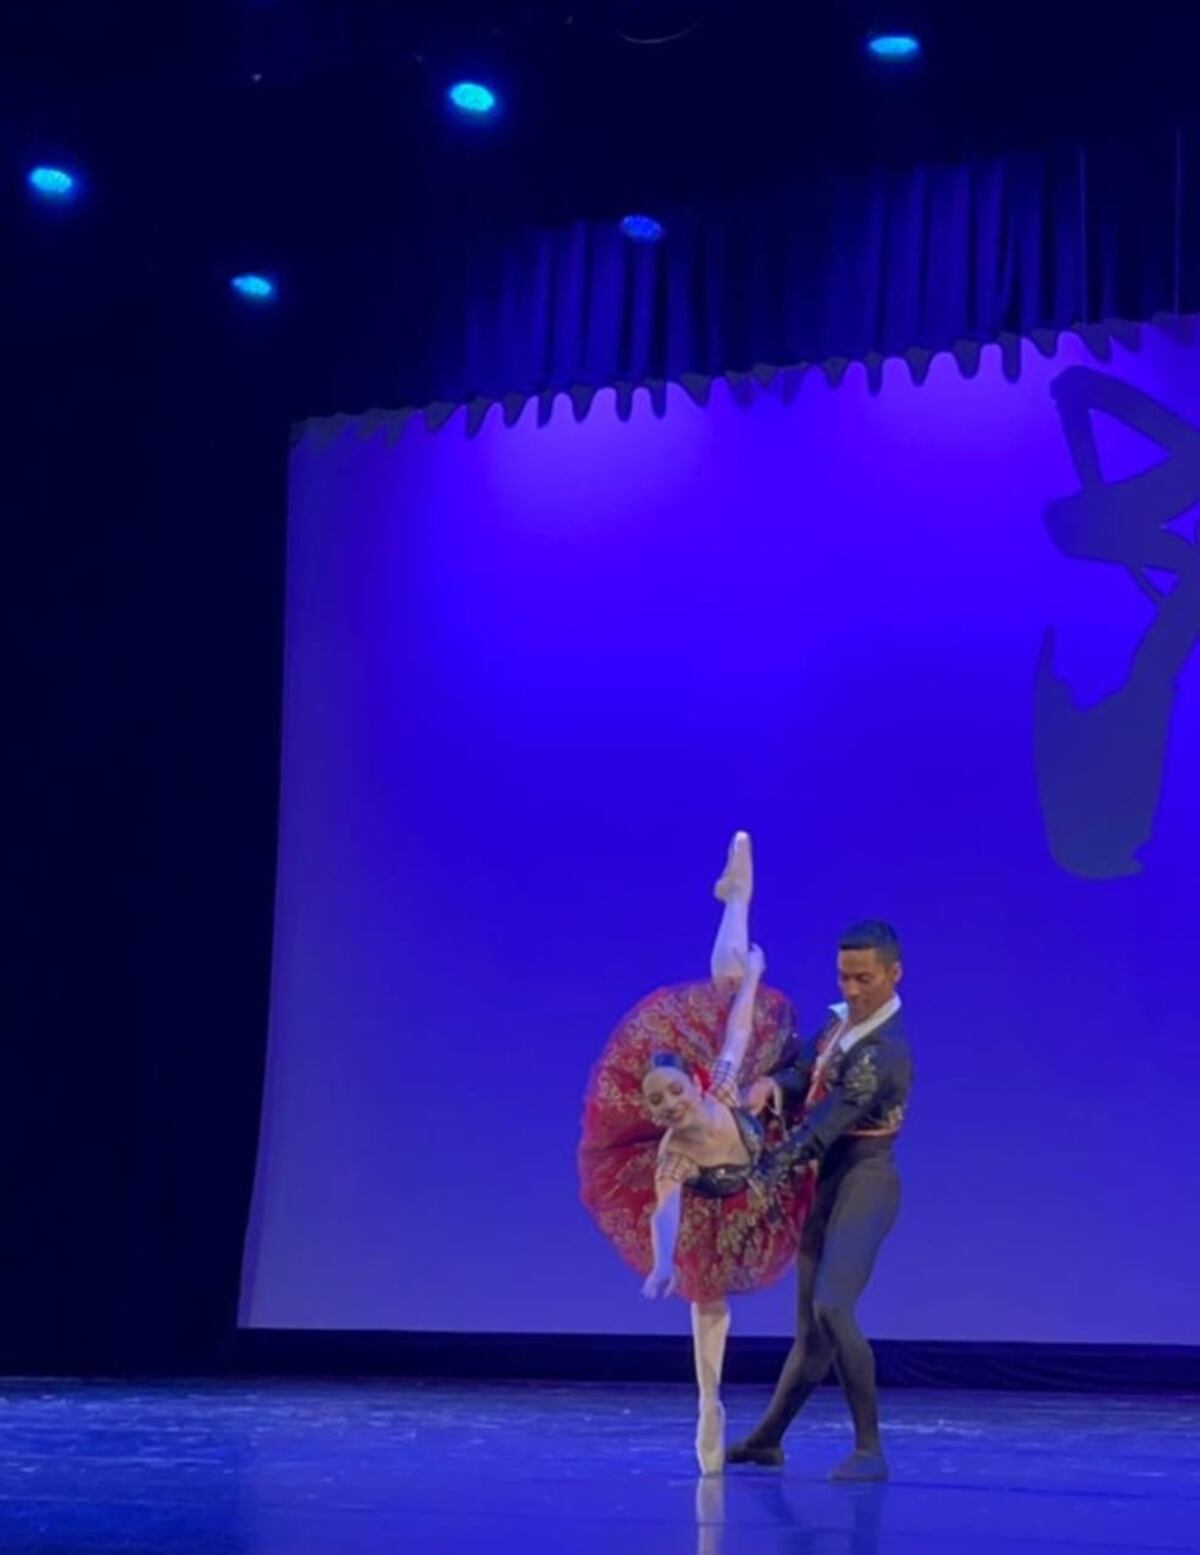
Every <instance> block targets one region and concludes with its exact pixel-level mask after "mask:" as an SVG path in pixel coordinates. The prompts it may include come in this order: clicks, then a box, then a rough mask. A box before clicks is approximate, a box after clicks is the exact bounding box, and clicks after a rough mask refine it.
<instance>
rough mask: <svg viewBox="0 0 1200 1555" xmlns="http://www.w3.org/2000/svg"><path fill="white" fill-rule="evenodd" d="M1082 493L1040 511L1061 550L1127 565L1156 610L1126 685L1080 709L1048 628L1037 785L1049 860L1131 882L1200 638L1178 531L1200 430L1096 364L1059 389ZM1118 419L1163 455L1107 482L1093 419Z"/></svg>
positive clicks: (1198, 597)
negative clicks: (1181, 689) (1183, 676)
mask: <svg viewBox="0 0 1200 1555" xmlns="http://www.w3.org/2000/svg"><path fill="white" fill-rule="evenodd" d="M1051 393H1052V394H1053V395H1054V398H1055V401H1056V403H1057V405H1058V411H1059V415H1060V417H1061V419H1062V426H1063V432H1064V434H1065V435H1066V439H1067V446H1068V448H1069V449H1070V453H1071V458H1072V461H1073V463H1074V465H1075V471H1076V474H1077V475H1078V477H1079V487H1080V489H1079V490H1078V491H1077V492H1075V493H1073V494H1072V495H1071V496H1068V497H1064V498H1062V499H1061V500H1060V501H1057V502H1053V503H1051V504H1050V506H1049V507H1048V508H1047V509H1046V515H1045V517H1046V524H1047V527H1048V528H1049V531H1050V534H1051V537H1052V538H1053V540H1054V543H1055V544H1056V545H1057V546H1058V548H1059V550H1060V551H1062V552H1063V554H1064V555H1066V556H1069V557H1072V558H1074V559H1076V560H1079V561H1088V562H1107V563H1110V564H1114V563H1115V564H1117V565H1119V566H1122V567H1124V568H1126V569H1127V571H1128V573H1129V576H1130V579H1131V585H1130V586H1131V587H1133V586H1136V587H1137V588H1139V589H1141V590H1142V591H1143V593H1144V594H1145V595H1146V596H1147V597H1148V598H1149V599H1150V600H1151V602H1152V604H1153V606H1154V615H1153V618H1152V619H1151V622H1150V624H1149V626H1147V628H1146V630H1145V631H1144V632H1143V634H1142V637H1141V639H1140V641H1138V642H1137V643H1136V645H1135V646H1134V649H1133V653H1132V656H1131V659H1130V663H1129V668H1128V671H1127V672H1126V674H1125V677H1124V679H1123V681H1122V682H1121V684H1120V685H1119V686H1118V687H1117V688H1116V690H1114V691H1113V692H1111V693H1110V694H1109V695H1108V696H1106V697H1105V698H1104V699H1103V700H1102V701H1100V702H1097V703H1095V704H1092V705H1089V706H1082V705H1081V704H1080V703H1079V702H1077V701H1076V699H1075V697H1074V696H1073V695H1072V692H1071V690H1070V687H1069V686H1068V685H1067V684H1066V682H1065V681H1064V680H1063V679H1062V678H1061V677H1060V676H1059V675H1058V674H1057V673H1056V671H1055V668H1054V631H1053V628H1051V629H1049V630H1048V631H1047V632H1046V635H1045V637H1044V639H1043V642H1042V650H1041V654H1040V657H1039V660H1038V666H1037V681H1036V687H1035V705H1034V734H1035V739H1036V753H1037V772H1038V789H1039V793H1040V797H1041V805H1042V814H1043V816H1044V818H1045V824H1046V833H1047V836H1048V838H1049V843H1050V849H1051V852H1052V853H1053V855H1054V857H1055V859H1056V860H1057V861H1058V863H1059V864H1061V865H1062V866H1063V868H1064V869H1068V870H1070V871H1071V873H1072V874H1076V875H1081V876H1083V877H1085V878H1087V879H1091V880H1109V879H1115V878H1117V877H1118V876H1121V875H1131V874H1136V873H1137V872H1138V871H1139V870H1140V868H1141V862H1140V859H1139V857H1138V853H1139V850H1140V849H1141V848H1142V847H1143V846H1144V845H1145V843H1146V842H1147V841H1148V840H1149V838H1150V836H1151V835H1152V833H1153V830H1154V821H1155V816H1156V814H1157V811H1158V803H1159V795H1160V792H1161V789H1162V778H1163V770H1164V765H1165V762H1166V759H1167V745H1168V739H1169V736H1170V729H1171V719H1172V714H1173V712H1174V708H1175V697H1176V688H1177V684H1178V680H1179V675H1180V672H1181V670H1182V669H1183V666H1184V665H1185V664H1186V663H1187V660H1188V658H1189V656H1190V654H1191V652H1192V649H1193V647H1194V646H1195V643H1196V638H1197V635H1198V634H1200V547H1198V546H1197V545H1196V543H1195V540H1194V538H1193V537H1191V536H1190V535H1189V534H1186V533H1183V532H1180V531H1179V530H1176V529H1174V528H1172V527H1170V526H1171V525H1173V524H1175V523H1176V522H1177V521H1178V520H1180V519H1182V518H1184V517H1185V516H1186V515H1187V514H1188V513H1189V510H1190V509H1192V508H1193V507H1195V506H1196V504H1197V503H1198V502H1200V429H1197V428H1196V427H1194V426H1192V425H1191V424H1190V423H1189V422H1187V421H1184V420H1183V419H1182V418H1181V417H1179V416H1177V415H1176V414H1175V413H1174V412H1173V411H1170V410H1167V409H1166V407H1165V406H1163V405H1160V404H1158V403H1157V401H1155V400H1152V399H1151V398H1150V397H1149V396H1148V395H1146V394H1143V393H1142V392H1141V390H1140V389H1135V388H1133V387H1132V386H1131V385H1130V384H1128V383H1123V382H1122V381H1121V380H1120V379H1119V378H1112V377H1109V376H1108V375H1107V374H1106V373H1101V372H1097V371H1095V370H1094V369H1092V368H1088V367H1071V368H1068V369H1067V370H1066V371H1065V372H1063V373H1061V374H1060V375H1059V376H1058V377H1057V378H1056V379H1055V380H1054V382H1053V383H1052V385H1051ZM1097 412H1099V413H1102V414H1104V415H1107V416H1112V417H1113V418H1114V419H1116V420H1117V421H1119V422H1121V423H1122V424H1123V425H1124V426H1126V427H1128V428H1129V429H1130V430H1131V431H1134V432H1138V433H1140V434H1141V435H1142V436H1143V437H1145V438H1148V439H1149V440H1150V442H1152V443H1154V444H1157V445H1158V447H1159V448H1160V449H1162V450H1163V452H1164V453H1165V455H1166V457H1165V458H1163V459H1161V460H1160V461H1159V462H1157V463H1154V464H1152V465H1151V466H1150V467H1149V468H1147V469H1146V470H1144V471H1141V472H1140V473H1139V474H1137V475H1134V476H1131V477H1130V478H1128V479H1126V480H1117V481H1105V479H1104V477H1103V475H1102V474H1101V471H1100V460H1099V455H1098V453H1097V447H1096V431H1095V425H1094V421H1093V416H1094V415H1095V414H1096V413H1097Z"/></svg>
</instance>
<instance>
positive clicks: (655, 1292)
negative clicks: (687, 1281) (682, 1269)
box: [642, 1269, 675, 1301]
mask: <svg viewBox="0 0 1200 1555" xmlns="http://www.w3.org/2000/svg"><path fill="white" fill-rule="evenodd" d="M674 1294H675V1271H674V1270H673V1269H651V1271H650V1273H649V1274H648V1275H647V1276H646V1280H645V1283H644V1284H643V1286H642V1295H643V1296H645V1298H646V1300H647V1301H654V1300H656V1299H657V1298H658V1297H659V1296H673V1295H674Z"/></svg>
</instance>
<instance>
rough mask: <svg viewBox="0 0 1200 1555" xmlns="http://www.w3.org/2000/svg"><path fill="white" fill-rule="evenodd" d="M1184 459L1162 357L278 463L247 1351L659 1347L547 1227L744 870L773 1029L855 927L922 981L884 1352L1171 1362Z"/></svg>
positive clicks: (601, 1247)
mask: <svg viewBox="0 0 1200 1555" xmlns="http://www.w3.org/2000/svg"><path fill="white" fill-rule="evenodd" d="M1198 421H1200V349H1198V348H1196V347H1193V346H1191V345H1189V344H1187V343H1186V342H1185V341H1181V340H1179V339H1176V338H1169V337H1167V336H1166V335H1163V334H1161V333H1158V332H1156V331H1147V332H1146V333H1145V335H1144V338H1143V340H1142V344H1141V346H1140V348H1139V349H1137V350H1135V351H1127V350H1125V349H1122V348H1116V349H1115V350H1114V353H1113V356H1112V359H1111V360H1110V361H1108V362H1098V361H1096V360H1094V359H1093V358H1091V357H1090V356H1088V355H1087V353H1086V352H1085V351H1084V349H1083V347H1082V346H1081V345H1080V344H1079V342H1078V341H1077V340H1075V339H1074V338H1066V339H1064V340H1063V341H1062V343H1061V345H1060V347H1059V349H1058V352H1057V354H1056V355H1055V356H1054V357H1053V358H1052V359H1047V358H1045V357H1043V356H1041V355H1039V354H1038V353H1037V352H1036V351H1034V350H1032V348H1026V349H1025V351H1024V354H1023V359H1022V365H1021V372H1020V376H1019V379H1018V380H1017V381H1016V382H1013V381H1009V380H1008V379H1006V377H1005V376H1004V374H1003V372H1002V370H1001V360H1000V356H999V353H998V351H994V350H992V349H988V350H985V352H984V355H983V363H982V367H981V369H980V371H979V372H978V374H977V375H976V376H975V377H973V378H965V377H964V376H963V375H962V374H961V372H960V369H959V366H958V365H957V364H956V362H955V361H954V360H953V359H952V358H950V357H940V358H938V359H936V360H935V361H934V363H933V365H932V368H931V370H930V372H929V375H928V379H927V381H926V382H925V383H924V384H922V385H920V386H918V385H916V384H914V383H913V381H912V378H911V376H910V373H909V371H908V368H907V367H906V366H905V365H904V364H902V363H892V364H889V365H888V366H887V368H886V370H885V373H884V380H883V384H882V387H881V389H880V390H879V392H876V393H872V392H870V390H869V387H868V384H867V380H866V375H865V372H864V370H863V369H862V368H860V367H851V368H850V369H849V371H848V373H847V374H846V376H845V379H844V381H843V382H841V383H840V384H839V385H838V386H836V387H833V386H830V384H829V383H828V382H827V381H826V380H825V378H824V377H823V376H822V375H821V374H819V373H816V372H813V373H810V374H808V375H807V376H805V377H804V378H803V379H802V380H799V381H797V380H795V379H791V380H788V381H787V382H786V383H785V382H784V381H779V382H777V383H776V385H775V386H774V387H773V388H772V389H768V390H759V391H756V393H755V395H754V396H753V399H752V402H751V403H749V404H744V403H737V402H735V399H734V397H733V395H732V394H731V391H730V390H729V388H728V387H727V386H726V385H725V384H723V383H720V382H718V383H716V384H714V386H713V388H712V393H711V399H710V402H709V403H708V404H707V405H705V406H703V407H701V406H698V405H696V404H695V403H693V402H692V401H691V400H690V399H689V398H688V397H687V395H686V394H685V393H684V392H683V391H682V390H680V389H677V388H671V389H670V390H669V391H668V395H667V409H666V414H665V416H664V417H661V418H660V417H657V416H656V415H655V414H654V413H653V410H652V407H651V405H650V402H649V400H648V398H646V397H642V396H639V397H638V398H637V399H636V400H635V405H634V410H633V414H632V416H631V417H630V419H629V420H628V421H622V420H621V419H620V418H619V417H618V415H617V414H616V410H615V407H614V397H613V395H612V394H611V393H601V394H600V395H599V396H598V397H597V399H596V402H595V404H594V406H593V408H592V410H591V412H590V414H589V415H588V416H587V418H586V419H585V420H583V421H582V422H577V421H576V420H575V419H574V418H573V415H572V410H571V405H570V403H569V402H568V401H566V400H561V401H559V402H558V403H557V404H556V406H555V409H554V414H553V417H552V419H551V420H550V422H549V424H548V425H545V426H538V425H537V424H536V417H535V414H534V407H529V408H527V410H526V412H525V414H524V416H523V417H522V419H521V420H520V421H519V422H518V424H517V425H516V426H514V427H511V428H507V427H505V426H504V425H503V424H502V421H501V417H500V413H499V410H498V409H496V410H493V412H492V413H491V415H490V416H489V418H488V419H487V421H486V423H485V424H484V426H483V428H482V430H481V431H479V432H478V434H477V435H475V436H473V437H468V436H467V435H466V430H465V417H464V415H463V414H462V413H460V414H459V415H457V416H456V417H455V418H453V419H452V420H451V421H450V422H449V423H448V424H447V425H446V426H444V427H443V428H442V429H441V430H439V431H437V432H430V431H428V430H426V428H425V427H424V426H423V425H421V424H420V423H419V422H417V421H416V420H415V419H414V420H413V421H411V422H410V423H409V424H408V425H407V426H406V427H405V428H404V430H403V431H402V432H401V433H400V434H399V435H398V436H396V437H394V438H389V437H388V436H385V435H384V433H383V432H380V431H377V432H376V433H375V435H373V436H369V437H364V436H362V435H360V431H361V429H360V428H358V427H356V426H354V425H353V424H352V425H351V426H349V427H348V428H346V429H345V430H343V431H342V432H341V433H340V435H338V436H336V437H335V438H329V437H328V436H327V435H322V429H310V430H309V431H308V432H307V433H306V435H305V436H303V437H302V438H301V439H300V441H299V442H298V444H297V446H296V448H295V450H294V453H293V457H292V470H291V515H290V533H289V564H288V611H287V649H286V659H287V664H286V687H285V751H284V764H283V788H282V820H281V847H280V862H279V886H278V909H277V923H276V942H275V967H274V986H273V1000H272V1016H271V1032H270V1060H269V1076H268V1087H267V1095H266V1103H265V1112H264V1122H263V1135H262V1145H261V1153H260V1161H259V1171H258V1182H257V1189H256V1196H255V1204H254V1211H253V1216H252V1222H251V1227H250V1234H249V1241H248V1249H247V1258H246V1266H245V1282H244V1293H243V1312H242V1321H243V1323H244V1324H246V1325H249V1326H255V1327H278V1328H327V1329H328V1328H334V1329H366V1328H377V1329H439V1330H442V1329H451V1330H477V1331H520V1332H556V1333H563V1332H565V1333H573V1332H578V1333H618V1334H621V1333H642V1332H651V1333H655V1332H675V1331H682V1330H683V1328H684V1326H685V1323H686V1319H685V1316H684V1313H683V1311H682V1309H681V1308H680V1307H679V1306H678V1304H676V1303H670V1304H660V1305H657V1306H650V1305H647V1304H646V1303H645V1302H643V1301H642V1299H641V1297H640V1295H639V1290H638V1282H637V1281H636V1279H635V1278H633V1277H632V1276H631V1275H630V1274H629V1273H628V1272H627V1271H626V1270H625V1269H624V1268H623V1267H622V1266H621V1265H620V1264H619V1263H618V1262H617V1260H616V1258H615V1256H614V1255H613V1254H612V1253H611V1252H610V1250H609V1248H608V1247H607V1245H606V1244H605V1243H604V1242H603V1241H602V1240H601V1239H600V1237H599V1236H598V1234H597V1233H596V1232H595V1230H594V1229H593V1227H592V1225H591V1222H590V1221H589V1220H588V1218H587V1216H586V1215H585V1214H584V1212H583V1211H582V1209H581V1208H580V1207H579V1205H578V1202H577V1186H576V1177H575V1166H574V1151H575V1144H576V1138H577V1129H578V1121H579V1112H580V1100H581V1095H582V1091H583V1087H584V1083H585V1080H586V1077H587V1073H588V1070H589V1067H590V1065H591V1063H592V1061H593V1059H594V1057H595V1055H596V1053H597V1052H598V1050H599V1048H600V1045H601V1044H602V1042H603V1041H604V1038H605V1036H606V1034H607V1032H608V1031H609V1029H610V1028H611V1027H612V1025H613V1024H614V1022H615V1021H616V1020H617V1018H618V1017H619V1015H620V1014H621V1013H622V1011H623V1010H624V1009H625V1008H626V1007H627V1006H628V1005H630V1004H631V1003H632V1002H633V1001H634V1000H635V999H637V998H638V997H639V996H640V995H641V994H643V993H644V992H646V991H647V990H649V989H650V988H652V987H654V986H656V985H657V984H659V983H662V982H670V981H676V980H681V979H686V978H689V977H692V976H701V975H703V974H704V971H705V968H706V964H707V956H708V947H709V939H710V936H711V933H712V930H713V927H714V923H715V913H716V908H715V905H714V903H713V902H712V899H711V895H710V886H711V881H712V879H713V877H714V874H715V873H716V871H717V869H718V867H719V865H720V863H721V859H722V856H723V853H724V848H725V844H726V841H727V838H728V836H729V834H730V832H731V831H732V830H733V829H734V828H735V827H738V826H745V827H748V828H750V829H751V830H752V831H753V833H754V836H755V839H756V843H757V847H758V859H759V899H758V903H757V908H756V921H755V931H756V934H757V936H758V937H759V938H761V940H762V943H763V944H764V946H765V947H766V950H767V953H768V957H769V961H770V977H771V980H772V981H773V982H775V983H777V984H778V985H780V986H782V987H783V988H784V989H786V990H787V991H788V992H789V993H790V994H791V995H792V997H793V998H794V999H795V1001H796V1003H797V1006H798V1008H799V1011H800V1014H801V1019H802V1023H803V1024H804V1025H806V1026H810V1027H811V1026H814V1025H815V1024H816V1023H818V1022H819V1021H820V1020H821V1017H822V1009H823V1006H824V1003H825V1002H826V1001H827V999H828V998H829V997H831V996H832V994H833V991H834V990H833V986H832V973H833V963H834V946H835V940H836V936H837V933H838V931H839V929H840V928H841V927H842V926H843V924H844V923H845V922H846V921H847V920H849V919H852V918H855V917H858V916H861V915H866V914H871V915H884V916H887V917H888V918H891V919H893V920H894V921H895V922H896V924H897V925H898V926H899V928H900V929H901V931H902V934H903V937H904V941H905V945H906V960H907V969H908V975H907V981H906V983H905V994H906V996H907V1000H908V1023H909V1028H910V1035H911V1038H912V1042H913V1045H914V1048H915V1054H916V1063H917V1082H916V1087H915V1091H914V1097H913V1104H912V1109H911V1115H910V1121H909V1124H908V1127H907V1130H906V1133H905V1137H904V1139H903V1142H902V1145H901V1159H902V1171H903V1179H904V1207H903V1211H902V1215H901V1219H900V1222H899V1224H898V1227H897V1229H896V1232H895V1233H894V1236H893V1237H892V1239H891V1241H890V1243H889V1244H888V1247H887V1249H886V1252H885V1254H884V1256H883V1258H882V1261H881V1263H880V1266H879V1269H878V1273H877V1276H876V1279H875V1281H874V1284H873V1287H872V1289H871V1291H870V1294H869V1299H868V1301H867V1304H866V1314H865V1315H866V1319H867V1324H868V1327H869V1328H870V1329H871V1330H872V1331H873V1332H874V1333H875V1334H877V1335H880V1336H887V1337H893V1338H944V1339H1029V1340H1048V1341H1059V1340H1062V1341H1066V1340H1077V1341H1090V1340H1095V1341H1132V1342H1160V1341H1161V1342H1175V1343H1191V1344H1200V1304H1198V1303H1197V1301H1196V1299H1195V1291H1196V1288H1197V1285H1198V1284H1200V1237H1197V1236H1196V1234H1195V1203H1196V1194H1197V1190H1198V1189H1200V1144H1198V1142H1197V1140H1198V1131H1197V1127H1196V1122H1195V1110H1196V1107H1195V1103H1196V1098H1197V1096H1198V1095H1200V1021H1198V1017H1197V1013H1196V1012H1197V1005H1198V999H1200V995H1198V994H1197V975H1196V970H1195V968H1196V965H1197V961H1198V952H1197V942H1198V924H1197V919H1198V914H1197V903H1198V887H1197V881H1198V879H1200V870H1198V865H1200V826H1198V823H1197V795H1198V794H1200V673H1198V666H1197V665H1196V664H1195V663H1193V662H1191V649H1192V646H1193V639H1194V636H1195V633H1196V631H1197V628H1198V626H1200V574H1198V572H1197V567H1196V563H1195V557H1196V554H1197V553H1196V551H1195V548H1194V546H1193V545H1192V543H1191V542H1192V539H1193V522H1194V516H1195V515H1194V512H1193V511H1191V504H1192V503H1193V502H1195V501H1196V500H1197V498H1200V457H1198V454H1197V448H1198V447H1200V433H1197V432H1196V431H1195V430H1194V426H1195V424H1196V423H1197V422H1198ZM324 430H325V431H326V432H327V430H328V429H324ZM1093 432H1094V435H1095V442H1094V445H1093V443H1092V434H1093ZM1093 456H1094V457H1093ZM1103 558H1111V559H1109V560H1105V559H1103ZM790 1300H791V1292H790V1289H789V1288H787V1287H784V1288H782V1289H780V1290H777V1291H774V1292H771V1293H769V1294H766V1295H762V1296H757V1297H753V1298H749V1299H747V1300H745V1301H744V1302H742V1303H741V1304H740V1306H739V1311H738V1314H737V1316H736V1319H735V1321H736V1323H737V1327H738V1329H739V1330H740V1331H741V1332H743V1333H760V1334H771V1333H783V1332H786V1331H787V1328H788V1326H789V1321H790Z"/></svg>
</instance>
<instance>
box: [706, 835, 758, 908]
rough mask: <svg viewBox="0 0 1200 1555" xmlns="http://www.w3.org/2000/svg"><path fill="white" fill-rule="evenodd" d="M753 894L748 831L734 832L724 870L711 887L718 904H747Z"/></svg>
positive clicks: (752, 863)
mask: <svg viewBox="0 0 1200 1555" xmlns="http://www.w3.org/2000/svg"><path fill="white" fill-rule="evenodd" d="M753 892H754V854H753V852H752V850H751V847H750V833H749V832H748V831H739V832H734V834H733V841H732V842H731V843H730V844H729V855H728V857H727V858H726V860H725V870H724V873H723V874H722V875H721V878H720V879H719V880H718V881H717V883H716V885H715V886H713V895H714V896H715V897H716V899H717V901H718V902H733V901H739V900H740V901H744V902H748V901H749V900H750V897H751V895H752V894H753Z"/></svg>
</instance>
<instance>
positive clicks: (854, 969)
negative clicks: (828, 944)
mask: <svg viewBox="0 0 1200 1555" xmlns="http://www.w3.org/2000/svg"><path fill="white" fill-rule="evenodd" d="M902 973H903V968H902V967H901V965H900V963H899V962H898V961H893V962H892V964H891V965H890V966H889V965H888V964H887V963H886V962H885V961H883V960H881V959H880V955H879V952H878V951H877V950H839V951H838V987H839V988H840V989H841V990H842V998H843V999H845V1001H846V1003H847V1005H848V1006H849V1009H850V1023H851V1025H854V1026H860V1025H861V1024H862V1023H863V1021H865V1020H870V1019H871V1016H872V1015H874V1014H875V1013H876V1011H877V1010H881V1009H883V1007H884V1005H885V1004H886V1003H887V1002H888V1000H889V999H890V998H891V997H892V995H893V994H894V993H895V992H896V986H897V984H898V983H899V981H900V978H901V976H902Z"/></svg>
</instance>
